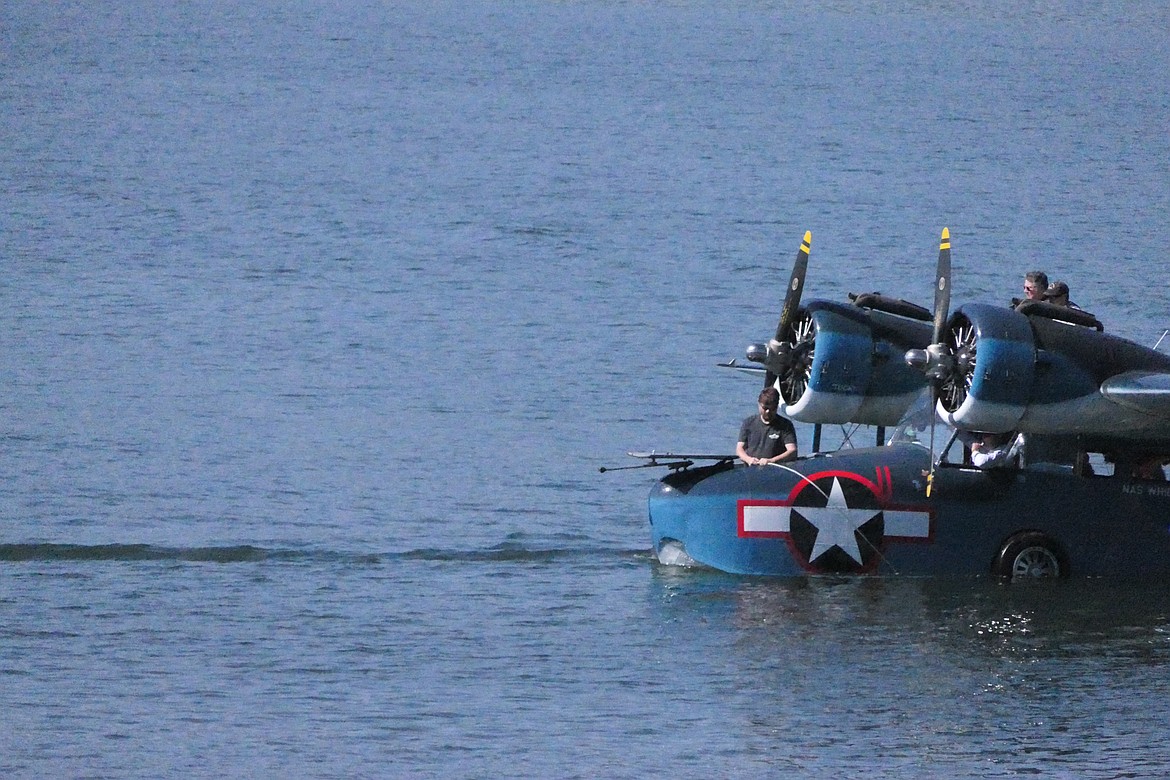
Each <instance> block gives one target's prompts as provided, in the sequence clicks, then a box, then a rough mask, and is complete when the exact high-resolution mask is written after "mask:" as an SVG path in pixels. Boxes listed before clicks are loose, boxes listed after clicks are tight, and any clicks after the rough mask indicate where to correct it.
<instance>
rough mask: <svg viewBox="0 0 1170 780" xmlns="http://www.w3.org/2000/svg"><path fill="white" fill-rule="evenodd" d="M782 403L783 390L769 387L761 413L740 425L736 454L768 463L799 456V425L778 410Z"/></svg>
mask: <svg viewBox="0 0 1170 780" xmlns="http://www.w3.org/2000/svg"><path fill="white" fill-rule="evenodd" d="M779 407H780V393H779V392H777V390H776V388H774V387H766V388H764V390H763V392H761V393H760V397H759V413H758V414H753V415H752V416H751V417H748V418H747V419H746V420H744V421H743V425H741V426H739V442H738V443H737V444H736V445H735V454H736V455H738V456H739V459H740V460H742V461H743V462H744V463H746V464H747V465H749V466H766V465H768V464H770V463H780V462H782V461H785V460H795V459H796V429H795V428H794V427H793V426H792V421H791V420H789V419H788V418H787V417H783V416H781V415H780V413H779V412H777V411H776V410H777V409H778V408H779Z"/></svg>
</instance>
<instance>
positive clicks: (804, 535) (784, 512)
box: [603, 229, 1170, 580]
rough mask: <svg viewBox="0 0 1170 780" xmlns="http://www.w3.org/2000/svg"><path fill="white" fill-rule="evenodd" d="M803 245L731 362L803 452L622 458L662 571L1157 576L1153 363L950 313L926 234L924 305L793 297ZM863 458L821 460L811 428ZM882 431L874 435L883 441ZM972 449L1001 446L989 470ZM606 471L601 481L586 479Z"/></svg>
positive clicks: (1164, 390) (1161, 451)
mask: <svg viewBox="0 0 1170 780" xmlns="http://www.w3.org/2000/svg"><path fill="white" fill-rule="evenodd" d="M811 243H812V235H811V233H807V232H806V233H805V234H804V239H803V241H802V244H801V247H800V250H799V251H798V253H797V256H796V261H795V263H794V265H793V270H792V274H791V277H790V280H789V284H788V288H787V291H786V292H785V296H784V300H783V305H782V308H781V313H780V318H779V322H778V324H777V326H776V330H775V334H774V336H773V338H772V339H770V340H769V341H768V342H767V343H761V344H754V345H752V346H750V347H749V348H748V350H747V354H746V358H747V360H748V364H740V363H737V362H736V361H730V362H729V363H728V364H725V365H728V366H730V367H732V368H738V369H740V370H744V371H746V372H747V373H749V374H756V375H762V376H763V381H764V385H765V387H775V388H776V389H777V390H778V391H779V392H780V396H781V403H780V411H781V412H782V413H783V414H784V415H786V416H788V417H789V418H791V419H792V420H794V421H796V422H799V423H808V424H812V425H813V426H815V428H814V431H815V433H814V446H813V449H814V452H813V453H812V454H811V455H808V456H805V457H801V458H798V459H796V460H793V461H788V462H784V463H775V464H769V465H765V466H760V465H755V466H749V465H746V464H745V463H743V462H741V461H739V460H738V459H737V458H736V456H735V455H732V454H728V455H710V454H707V455H695V454H686V453H672V452H669V451H665V452H631V453H629V454H630V455H631V456H633V457H635V458H638V459H640V460H641V461H642V462H641V463H639V465H638V466H632V467H626V468H645V467H651V466H661V467H665V468H667V469H668V472H669V473H667V474H666V475H665V476H664V477H663V478H662V479H661V480H659V481H658V482H657V483H656V484H655V485H654V487H653V488H652V490H651V492H650V497H649V519H650V531H651V540H652V544H653V549H654V552H655V553H656V555H657V557H658V559H659V561H661V562H662V563H664V564H675V565H687V566H705V567H710V568H714V569H718V570H721V571H725V572H730V573H734V574H742V575H754V576H808V575H830V576H852V575H860V576H896V575H902V576H960V577H1000V578H1005V579H1008V580H1030V579H1045V578H1067V577H1112V578H1158V577H1168V576H1170V483H1168V482H1167V481H1166V479H1165V475H1164V471H1163V465H1164V464H1166V463H1167V462H1168V461H1170V356H1167V355H1165V354H1163V353H1162V352H1159V351H1158V350H1157V349H1156V347H1157V345H1155V346H1154V347H1146V346H1143V345H1140V344H1137V343H1135V342H1133V341H1129V340H1126V339H1124V338H1121V337H1118V336H1115V335H1113V334H1111V333H1106V332H1105V329H1104V327H1103V326H1102V325H1101V323H1100V322H1099V321H1098V320H1097V318H1096V317H1094V316H1093V315H1092V314H1089V313H1087V312H1084V311H1081V310H1078V309H1071V308H1068V307H1063V306H1058V305H1055V304H1051V303H1047V302H1043V301H1024V302H1022V303H1019V304H1018V305H1013V306H997V305H990V304H981V303H971V304H964V305H962V306H960V307H958V308H957V309H956V310H955V311H954V312H951V311H949V309H950V304H951V239H950V232H949V230H947V229H944V230H943V231H942V235H941V240H940V243H939V256H938V263H937V269H936V275H935V290H934V294H935V297H934V306H933V309H931V310H928V309H926V308H925V307H922V306H919V305H916V304H913V303H909V302H907V301H904V300H901V299H894V298H890V297H887V296H883V295H880V294H877V293H872V294H862V295H850V296H849V298H850V300H849V302H848V303H846V302H837V301H828V300H814V301H811V302H809V303H807V304H805V305H802V304H801V298H802V293H803V289H804V286H805V276H806V272H807V268H808V261H809V253H810V248H811ZM834 424H840V425H848V424H854V425H857V424H861V425H866V426H873V427H874V428H876V431H877V434H876V437H875V446H872V447H863V448H854V449H840V450H838V451H835V452H819V451H816V450H819V444H820V430H821V426H823V425H834ZM887 432H888V433H889V435H887ZM981 437H1000V439H1001V440H1003V441H1011V442H1012V448H1011V451H1010V457H1009V458H1007V459H1001V462H999V463H998V464H996V465H994V466H988V465H987V463H986V462H985V463H982V464H981V465H977V462H978V461H979V458H975V457H973V451H974V450H975V449H977V446H976V444H975V443H976V442H977V441H980V440H981ZM603 470H606V469H603Z"/></svg>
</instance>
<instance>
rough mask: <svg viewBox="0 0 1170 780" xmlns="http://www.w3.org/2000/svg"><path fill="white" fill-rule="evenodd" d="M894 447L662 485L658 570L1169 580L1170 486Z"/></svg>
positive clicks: (671, 478)
mask: <svg viewBox="0 0 1170 780" xmlns="http://www.w3.org/2000/svg"><path fill="white" fill-rule="evenodd" d="M929 468H930V451H929V449H928V447H926V446H921V445H918V444H908V443H899V444H894V445H890V446H886V447H878V448H873V449H867V450H850V451H847V452H843V453H838V454H834V455H819V456H814V457H810V458H806V459H801V460H797V461H794V462H792V463H790V464H784V465H783V466H782V467H781V466H767V467H759V466H755V467H748V466H744V465H742V464H739V463H736V464H734V465H733V464H732V463H731V462H724V463H719V464H716V465H713V466H704V467H699V468H686V469H681V470H679V471H676V472H673V473H671V474H670V475H668V476H666V477H665V478H664V479H662V480H661V481H660V482H659V483H658V484H657V485H656V486H655V488H654V489H653V490H652V492H651V495H650V501H649V513H650V525H651V531H652V538H653V544H654V550H655V552H656V553H657V554H658V556H659V559H660V560H662V561H663V562H672V563H686V564H688V565H690V564H699V565H702V566H707V567H711V568H714V569H719V570H722V571H725V572H730V573H734V574H745V575H760V576H798V575H799V576H803V575H809V574H814V575H817V574H824V575H871V576H872V575H878V576H890V575H910V576H987V575H997V576H1006V577H1013V576H1016V577H1027V576H1058V577H1067V576H1069V575H1070V574H1071V575H1073V576H1077V577H1094V576H1107V577H1147V578H1148V577H1151V576H1155V577H1156V576H1170V485H1168V484H1167V483H1164V482H1141V481H1134V480H1129V479H1125V478H1122V477H1120V476H1119V477H1092V476H1088V477H1086V476H1084V475H1083V474H1082V475H1077V474H1074V473H1073V469H1072V468H1071V467H1063V466H1059V465H1053V464H1039V465H1037V466H1036V467H1034V468H1015V469H988V470H982V469H978V468H974V467H971V466H962V465H948V464H944V465H941V466H939V468H938V469H937V471H936V472H935V474H934V477H933V484H932V489H931V496H930V497H927V495H926V489H925V488H926V481H927V480H926V477H925V474H926V472H927V470H928V469H929Z"/></svg>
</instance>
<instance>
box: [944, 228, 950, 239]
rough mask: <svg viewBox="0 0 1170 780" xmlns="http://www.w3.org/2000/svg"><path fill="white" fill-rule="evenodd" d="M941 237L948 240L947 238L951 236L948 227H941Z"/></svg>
mask: <svg viewBox="0 0 1170 780" xmlns="http://www.w3.org/2000/svg"><path fill="white" fill-rule="evenodd" d="M942 237H943V241H948V240H950V238H951V230H950V228H943V234H942Z"/></svg>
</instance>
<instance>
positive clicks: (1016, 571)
mask: <svg viewBox="0 0 1170 780" xmlns="http://www.w3.org/2000/svg"><path fill="white" fill-rule="evenodd" d="M991 573H992V574H994V575H996V576H999V577H1005V578H1007V579H1009V580H1012V581H1013V582H1014V581H1016V580H1038V579H1061V578H1065V577H1068V558H1067V556H1065V554H1064V551H1063V550H1061V548H1060V545H1058V544H1057V543H1056V542H1055V541H1054V540H1053V539H1052V538H1051V537H1049V536H1047V535H1046V534H1042V533H1039V532H1037V531H1029V532H1026V533H1022V534H1018V535H1016V536H1013V537H1012V538H1011V539H1008V541H1007V543H1006V544H1004V546H1003V549H1002V550H1000V552H999V555H998V556H996V558H995V562H994V563H993V564H992V565H991Z"/></svg>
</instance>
